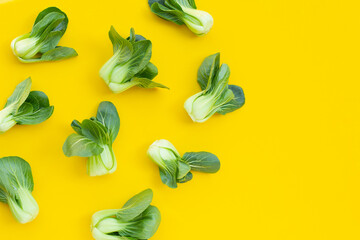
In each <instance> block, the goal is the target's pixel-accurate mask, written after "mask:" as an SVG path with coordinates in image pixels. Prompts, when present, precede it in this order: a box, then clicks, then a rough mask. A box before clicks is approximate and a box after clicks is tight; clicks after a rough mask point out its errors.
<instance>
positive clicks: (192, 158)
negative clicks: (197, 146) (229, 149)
mask: <svg viewBox="0 0 360 240" xmlns="http://www.w3.org/2000/svg"><path fill="white" fill-rule="evenodd" d="M182 159H183V161H184V162H186V163H188V164H189V165H190V167H191V170H194V171H199V172H205V173H216V172H217V171H219V169H220V161H219V159H218V158H217V157H216V156H215V155H214V154H212V153H209V152H187V153H185V154H184V156H183V157H182Z"/></svg>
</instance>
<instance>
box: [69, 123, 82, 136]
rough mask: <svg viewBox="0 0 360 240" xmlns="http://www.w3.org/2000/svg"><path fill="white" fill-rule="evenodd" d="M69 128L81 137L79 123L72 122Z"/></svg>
mask: <svg viewBox="0 0 360 240" xmlns="http://www.w3.org/2000/svg"><path fill="white" fill-rule="evenodd" d="M71 127H72V128H73V129H74V130H75V132H77V133H78V134H80V135H82V129H81V123H80V122H79V121H78V120H74V121H72V123H71Z"/></svg>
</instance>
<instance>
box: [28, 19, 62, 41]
mask: <svg viewBox="0 0 360 240" xmlns="http://www.w3.org/2000/svg"><path fill="white" fill-rule="evenodd" d="M64 19H65V15H64V14H62V13H59V12H51V13H49V14H46V15H45V16H44V17H43V18H42V19H41V20H40V21H39V22H37V23H36V24H35V25H34V26H33V28H32V30H31V33H30V37H37V38H39V41H40V42H42V41H44V40H45V39H46V38H47V36H48V34H49V33H50V32H52V31H54V29H55V28H56V27H57V26H58V25H59V24H60V23H61V22H62V21H64Z"/></svg>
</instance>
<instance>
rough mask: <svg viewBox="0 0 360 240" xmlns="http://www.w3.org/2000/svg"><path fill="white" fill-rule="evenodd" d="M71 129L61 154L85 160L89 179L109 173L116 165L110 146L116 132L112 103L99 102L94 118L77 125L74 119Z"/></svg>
mask: <svg viewBox="0 0 360 240" xmlns="http://www.w3.org/2000/svg"><path fill="white" fill-rule="evenodd" d="M71 127H72V128H73V129H74V130H75V132H76V133H73V134H71V135H70V136H69V137H68V138H67V139H66V141H65V143H64V145H63V152H64V154H65V155H66V156H67V157H72V156H79V157H89V159H88V161H87V173H88V175H90V176H100V175H104V174H109V173H113V172H114V171H115V170H116V167H117V162H116V158H115V154H114V152H113V149H112V144H113V142H114V141H115V139H116V137H117V135H118V132H119V129H120V118H119V115H118V112H117V110H116V107H115V106H114V104H112V103H111V102H101V103H100V105H99V108H98V111H97V114H96V117H92V118H90V119H85V120H84V121H82V122H81V123H80V122H79V121H77V120H74V121H73V122H72V123H71Z"/></svg>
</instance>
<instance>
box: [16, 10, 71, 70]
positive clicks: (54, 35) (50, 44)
mask: <svg viewBox="0 0 360 240" xmlns="http://www.w3.org/2000/svg"><path fill="white" fill-rule="evenodd" d="M68 22H69V20H68V18H67V16H66V14H65V13H64V12H62V11H61V10H60V9H58V8H56V7H49V8H47V9H45V10H43V11H42V12H40V13H39V15H38V16H37V18H36V20H35V23H34V25H33V27H32V30H31V32H29V33H26V34H24V35H21V36H19V37H17V38H15V39H14V40H13V41H12V42H11V49H12V50H13V52H14V54H15V56H16V57H17V58H18V59H19V60H20V61H21V62H23V63H33V62H43V61H57V60H62V59H66V58H71V57H75V56H77V52H76V51H75V50H74V49H72V48H68V47H60V46H57V44H58V43H59V41H60V39H61V37H62V36H63V35H64V34H65V31H66V28H67V25H68Z"/></svg>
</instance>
